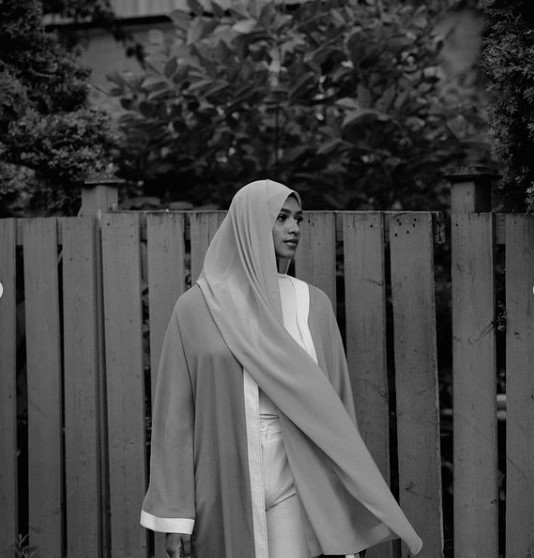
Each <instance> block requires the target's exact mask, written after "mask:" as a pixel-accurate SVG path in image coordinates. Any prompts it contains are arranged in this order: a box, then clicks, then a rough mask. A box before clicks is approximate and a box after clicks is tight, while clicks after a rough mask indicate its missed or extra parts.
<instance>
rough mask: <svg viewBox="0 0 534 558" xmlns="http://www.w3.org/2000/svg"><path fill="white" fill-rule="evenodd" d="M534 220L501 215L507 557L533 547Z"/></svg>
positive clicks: (526, 553)
mask: <svg viewBox="0 0 534 558" xmlns="http://www.w3.org/2000/svg"><path fill="white" fill-rule="evenodd" d="M533 283H534V219H533V217H532V215H528V216H527V215H507V217H506V407H507V410H506V456H507V466H506V556H507V557H508V558H523V557H525V556H530V555H532V552H533V549H534V475H533V469H532V464H533V463H534V376H533V375H532V362H534V292H533Z"/></svg>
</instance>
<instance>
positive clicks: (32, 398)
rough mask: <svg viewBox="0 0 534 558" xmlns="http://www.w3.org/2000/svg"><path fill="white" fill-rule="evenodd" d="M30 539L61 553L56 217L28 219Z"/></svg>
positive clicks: (47, 552) (45, 550)
mask: <svg viewBox="0 0 534 558" xmlns="http://www.w3.org/2000/svg"><path fill="white" fill-rule="evenodd" d="M23 230H24V233H23V245H24V290H25V315H26V358H27V375H28V460H29V462H28V485H29V529H30V543H31V545H32V546H36V547H37V549H38V552H39V554H40V555H41V556H47V557H50V558H56V557H57V558H59V557H60V556H61V553H62V541H63V538H62V473H63V459H62V447H61V446H62V441H61V432H62V419H61V406H62V397H61V348H60V347H61V340H60V314H59V312H60V310H59V292H58V254H57V221H56V219H51V218H48V219H31V220H30V219H27V220H25V221H24V229H23Z"/></svg>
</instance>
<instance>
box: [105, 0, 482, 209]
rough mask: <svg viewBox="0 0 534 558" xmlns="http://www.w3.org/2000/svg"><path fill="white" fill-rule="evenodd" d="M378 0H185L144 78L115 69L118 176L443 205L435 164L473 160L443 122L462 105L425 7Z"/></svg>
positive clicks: (360, 202)
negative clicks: (285, 187) (450, 85)
mask: <svg viewBox="0 0 534 558" xmlns="http://www.w3.org/2000/svg"><path fill="white" fill-rule="evenodd" d="M371 4H372V5H371ZM380 5H381V3H376V2H372V3H370V2H369V3H366V2H358V1H356V0H335V1H332V2H321V1H316V0H312V1H309V2H305V3H303V4H301V5H300V6H299V7H297V8H295V9H290V8H286V7H284V6H283V5H278V6H277V5H276V4H275V3H274V2H270V3H267V4H263V3H259V2H254V1H251V2H249V3H246V4H245V3H237V2H236V3H233V4H231V7H230V8H229V9H223V8H222V7H221V5H219V4H218V3H217V2H216V1H212V2H211V11H210V13H206V12H205V11H204V10H203V8H202V6H201V5H200V4H199V3H198V2H197V1H196V0H189V7H190V11H189V12H186V11H180V10H176V11H174V12H173V13H172V14H171V18H172V21H173V22H174V29H173V31H172V32H171V33H168V34H164V33H162V32H160V31H153V32H152V34H151V42H150V44H149V45H148V47H147V58H146V72H145V73H144V74H143V75H140V76H137V75H120V74H116V75H114V76H111V79H112V81H113V82H114V84H115V87H114V90H113V94H114V95H116V96H118V97H119V98H120V100H121V103H122V106H123V107H124V108H125V109H126V113H125V114H124V115H123V116H122V118H121V120H120V126H121V129H122V132H123V134H124V138H125V139H124V142H123V145H122V146H121V152H120V157H119V159H118V161H117V163H118V165H119V167H120V172H121V174H122V176H123V177H124V178H127V179H128V180H130V182H131V183H134V184H136V185H138V188H137V189H136V192H137V193H141V194H144V195H147V196H159V197H161V198H163V199H164V200H166V201H172V200H189V201H193V202H194V203H196V204H204V203H212V204H215V205H217V206H223V207H224V206H225V205H226V204H227V203H228V202H229V200H230V198H231V197H232V195H233V194H234V193H235V191H236V189H237V188H238V187H240V186H242V185H243V184H244V183H246V182H248V181H250V180H254V179H257V178H261V177H266V176H269V177H272V178H274V179H277V180H280V181H282V182H285V183H287V184H290V185H291V186H292V187H295V188H297V189H298V190H299V191H300V192H301V193H302V194H303V195H304V198H305V200H306V205H307V207H315V208H335V209H366V208H376V209H390V208H395V209H439V208H442V207H444V205H445V204H446V203H447V202H446V195H447V186H446V184H445V183H444V182H443V181H442V180H441V176H442V174H443V172H444V170H445V169H446V168H447V166H448V165H450V164H461V163H463V162H467V161H469V160H471V161H473V160H474V161H477V160H478V158H479V157H480V154H479V153H478V152H476V150H475V151H474V152H473V151H472V150H471V151H470V148H469V146H468V144H467V143H466V142H464V141H463V140H464V139H465V138H463V137H461V136H459V135H458V134H455V133H454V131H453V130H454V129H455V127H454V126H452V125H451V124H452V123H453V122H457V121H458V119H464V120H466V121H467V120H468V119H469V118H470V116H469V111H468V110H466V111H465V114H462V113H461V112H459V110H458V107H457V106H456V105H454V106H448V105H447V102H446V100H445V99H443V98H442V96H441V95H440V87H439V84H440V72H439V69H438V67H437V64H436V61H435V59H436V48H437V47H436V44H435V42H434V40H433V37H432V34H431V31H432V23H433V18H434V16H435V13H434V12H432V10H431V9H430V8H427V7H425V6H414V5H411V4H406V3H401V2H393V1H392V2H388V3H387V4H384V7H383V8H380ZM377 6H378V7H377ZM457 128H458V127H457V126H456V129H457Z"/></svg>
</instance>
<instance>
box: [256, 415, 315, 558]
mask: <svg viewBox="0 0 534 558" xmlns="http://www.w3.org/2000/svg"><path fill="white" fill-rule="evenodd" d="M261 449H262V461H263V471H264V479H263V480H264V486H265V515H266V519H267V540H268V545H269V558H310V555H309V551H308V546H307V544H306V538H305V536H304V531H303V529H302V521H301V518H300V510H299V503H298V500H297V495H296V493H295V486H294V484H293V475H292V474H291V470H290V468H289V464H288V462H287V455H286V451H285V448H284V442H283V440H282V433H281V432H280V420H279V419H278V417H272V418H271V417H263V416H262V418H261Z"/></svg>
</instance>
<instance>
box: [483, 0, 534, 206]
mask: <svg viewBox="0 0 534 558" xmlns="http://www.w3.org/2000/svg"><path fill="white" fill-rule="evenodd" d="M484 5H485V11H486V14H487V19H488V32H487V36H486V38H485V41H484V47H483V63H484V69H485V72H486V74H487V76H488V79H489V89H490V93H491V97H490V111H489V116H490V135H491V139H492V144H493V151H494V153H495V156H496V158H497V159H498V160H499V161H500V163H501V166H502V172H503V180H502V186H501V189H502V194H503V197H505V199H506V200H507V202H508V209H509V210H517V211H523V210H525V209H528V210H530V211H533V210H534V165H533V163H532V153H533V151H534V13H533V11H532V5H531V2H529V1H528V0H486V1H485V2H484Z"/></svg>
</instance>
